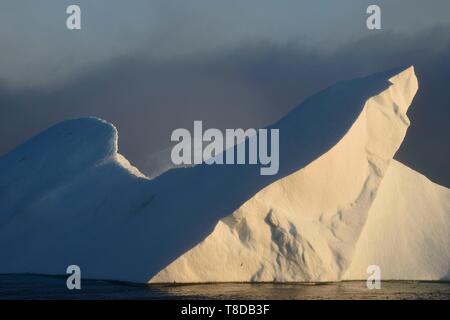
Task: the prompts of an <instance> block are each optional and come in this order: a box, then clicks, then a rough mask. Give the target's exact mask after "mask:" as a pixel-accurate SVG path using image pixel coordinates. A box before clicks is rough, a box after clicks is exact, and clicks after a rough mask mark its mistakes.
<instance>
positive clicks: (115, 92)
mask: <svg viewBox="0 0 450 320" xmlns="http://www.w3.org/2000/svg"><path fill="white" fill-rule="evenodd" d="M71 4H77V5H79V6H80V8H81V12H82V29H81V30H78V31H69V30H67V28H66V25H65V20H66V18H67V14H66V12H65V11H66V7H67V6H68V5H71ZM369 4H377V5H379V6H380V7H381V10H382V11H381V12H382V29H381V30H375V31H371V30H368V29H367V28H366V18H367V14H366V8H367V6H368V5H369ZM449 14H450V2H449V1H447V0H434V1H432V2H428V1H421V0H408V1H406V0H387V1H365V0H343V1H334V0H322V1H317V0H315V1H313V0H311V1H309V0H308V1H300V0H281V1H275V0H270V1H269V0H246V1H242V0H228V1H218V0H192V1H183V0H170V1H167V0H158V1H148V0H133V1H123V0H122V1H119V0H96V1H91V0H81V1H66V0H41V1H34V0H2V1H1V3H0V43H1V51H0V52H1V54H0V137H1V139H0V155H2V154H5V153H6V152H8V151H10V150H11V149H13V148H14V147H16V146H17V145H18V144H20V143H22V142H24V141H26V140H27V139H29V138H30V137H31V136H32V135H33V134H36V133H38V132H39V131H41V130H43V129H45V128H47V127H49V126H50V125H52V124H54V123H57V122H59V121H61V120H64V119H69V118H77V117H82V116H98V117H101V118H104V119H105V120H108V121H110V122H112V123H113V124H115V125H116V126H117V127H118V130H119V148H120V152H121V153H123V154H124V155H125V156H126V157H127V158H129V159H130V160H131V162H132V163H134V164H135V165H136V166H138V167H139V168H140V169H141V170H142V171H144V172H145V173H149V172H151V171H152V166H153V165H154V164H153V161H154V155H155V154H158V151H160V150H165V149H166V148H167V147H168V145H169V144H170V141H169V138H170V133H171V132H172V131H173V130H174V129H175V128H179V127H186V128H191V126H192V122H193V120H204V122H205V123H206V124H207V125H209V126H210V127H217V128H225V127H227V128H236V127H247V128H248V127H261V126H265V125H268V124H270V123H271V122H274V121H275V120H277V119H278V118H280V117H281V116H283V115H284V114H285V113H286V112H288V111H289V110H291V109H292V108H294V107H295V106H296V105H298V104H299V103H300V102H301V101H302V100H303V99H305V98H306V97H307V96H308V95H311V94H313V93H315V92H317V91H319V90H321V89H323V88H325V87H327V86H329V85H331V84H333V83H335V82H336V81H339V80H345V79H350V78H354V77H357V76H363V75H368V74H370V73H373V72H378V71H383V70H387V69H390V68H394V67H397V66H401V65H404V66H408V65H410V64H414V65H415V66H416V71H417V75H418V78H419V83H420V89H419V93H418V95H417V97H416V99H415V101H414V102H413V105H412V107H411V109H410V112H409V117H410V118H411V123H412V125H411V128H410V130H409V131H408V134H407V138H406V139H405V142H404V144H403V145H402V147H401V149H400V151H399V153H398V154H397V156H396V158H398V159H399V160H401V161H403V162H404V163H406V164H407V165H409V166H410V167H412V168H414V169H416V170H418V171H419V172H421V173H424V174H425V175H427V176H428V177H430V178H431V179H432V180H433V181H436V182H439V183H441V184H444V185H446V186H447V187H450V169H449V168H448V163H449V159H450V151H449V148H448V137H449V136H450V129H449V126H448V123H449V120H450V102H449V101H450V93H449V90H448V79H449V78H450V62H449V60H450V59H449V58H448V57H450V15H449Z"/></svg>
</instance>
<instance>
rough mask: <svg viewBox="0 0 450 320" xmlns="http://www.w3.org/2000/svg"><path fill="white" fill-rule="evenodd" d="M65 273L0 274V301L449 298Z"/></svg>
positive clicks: (407, 284)
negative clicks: (70, 284)
mask: <svg viewBox="0 0 450 320" xmlns="http://www.w3.org/2000/svg"><path fill="white" fill-rule="evenodd" d="M81 286H82V287H81V290H73V291H70V290H68V289H67V288H66V279H65V278H64V277H50V276H36V275H0V299H276V300H278V299H450V283H449V282H418V281H389V282H382V284H381V289H380V290H369V289H367V287H366V283H365V282H364V281H350V282H339V283H321V284H296V283H294V284H276V283H275V284H274V283H259V284H250V283H220V284H190V285H172V284H164V285H136V284H130V283H119V282H112V281H99V280H84V281H82V283H81Z"/></svg>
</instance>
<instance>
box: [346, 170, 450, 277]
mask: <svg viewBox="0 0 450 320" xmlns="http://www.w3.org/2000/svg"><path fill="white" fill-rule="evenodd" d="M449 230H450V189H448V188H445V187H442V186H439V185H437V184H435V183H433V182H431V181H430V180H428V179H427V178H426V177H424V176H423V175H421V174H419V173H417V172H414V171H413V170H411V169H409V168H408V167H406V166H405V165H403V164H401V163H400V162H398V161H393V162H392V163H391V165H390V166H389V169H388V171H387V172H386V176H385V178H384V179H383V181H382V182H381V186H380V190H379V192H378V195H377V198H376V200H375V201H374V204H373V206H372V207H371V208H370V211H369V217H368V219H367V222H366V224H365V226H364V228H363V231H362V233H361V236H360V238H359V240H358V243H357V245H356V248H355V253H354V256H353V258H352V262H351V264H350V266H349V268H348V270H347V271H346V273H345V275H344V279H354V280H358V279H366V278H367V273H366V268H367V266H368V265H372V264H375V265H378V266H380V268H381V276H382V278H383V279H391V280H408V279H415V280H450V274H449V271H450V232H449Z"/></svg>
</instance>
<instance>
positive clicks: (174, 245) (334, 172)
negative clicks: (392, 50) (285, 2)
mask: <svg viewBox="0 0 450 320" xmlns="http://www.w3.org/2000/svg"><path fill="white" fill-rule="evenodd" d="M417 88H418V83H417V79H416V77H415V75H414V69H413V68H412V67H411V68H408V69H406V70H404V71H401V72H400V71H391V72H386V73H380V74H376V75H373V76H370V77H367V78H361V79H355V80H351V81H346V82H342V83H339V84H337V85H335V86H333V87H330V88H328V89H326V90H324V91H323V92H321V93H319V94H317V95H314V96H312V97H311V98H309V99H308V100H306V101H305V102H304V103H303V104H301V105H300V106H298V107H297V108H296V109H294V110H293V111H292V112H290V113H289V114H288V115H287V116H286V117H284V118H283V119H281V120H280V121H278V122H277V123H275V124H273V125H272V126H270V127H269V128H278V129H280V170H279V174H278V175H276V176H260V175H259V167H257V166H242V165H240V166H221V165H210V166H208V165H198V166H195V167H192V168H183V169H173V170H170V171H168V172H166V173H164V174H162V175H161V176H159V177H157V178H155V179H151V180H150V179H147V178H146V177H144V176H143V175H142V174H141V173H140V172H139V171H138V170H137V169H136V168H134V167H132V166H131V165H130V164H129V163H128V161H127V160H126V159H125V158H124V157H122V156H121V155H119V154H118V153H117V132H116V130H115V128H114V127H113V126H112V125H110V124H108V123H106V122H104V121H101V120H98V119H93V118H90V119H80V120H72V121H67V122H63V123H60V124H58V125H56V126H55V127H52V128H50V129H48V130H47V131H45V132H43V133H42V134H40V135H38V136H36V137H34V138H33V139H31V140H30V141H29V142H27V143H26V144H24V145H22V146H20V147H18V148H17V149H16V150H14V151H13V152H11V153H10V154H8V155H6V156H4V157H2V158H0V272H4V273H5V272H14V273H20V272H34V273H44V274H62V273H64V272H65V268H66V267H67V265H69V264H77V265H79V266H80V267H81V269H82V272H83V275H84V276H85V277H90V278H103V279H117V280H129V281H137V282H148V281H151V282H174V281H176V282H203V281H335V280H341V279H364V278H366V276H367V275H366V268H367V266H368V265H371V264H377V265H379V266H380V267H381V270H382V276H383V278H384V279H434V280H437V279H444V278H445V279H448V278H449V274H448V273H449V262H450V239H449V230H450V191H449V190H448V189H447V188H444V187H440V186H437V185H435V184H433V183H432V182H430V181H428V180H427V179H426V178H425V177H423V176H421V175H420V174H418V173H416V172H414V171H412V170H410V169H408V168H406V167H405V166H403V165H401V164H400V163H398V162H396V161H393V160H392V157H393V156H394V154H395V152H396V150H397V149H398V147H399V146H400V144H401V142H402V140H403V138H404V136H405V133H406V129H407V127H408V126H409V120H408V118H407V116H406V112H407V109H408V107H409V105H410V104H411V101H412V99H413V97H414V95H415V93H416V91H417ZM392 243H395V244H396V245H395V246H393V245H392Z"/></svg>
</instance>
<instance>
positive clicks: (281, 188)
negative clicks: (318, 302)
mask: <svg viewBox="0 0 450 320" xmlns="http://www.w3.org/2000/svg"><path fill="white" fill-rule="evenodd" d="M390 81H391V83H392V85H391V86H390V87H388V88H387V89H385V90H384V91H382V92H380V93H379V94H377V95H375V96H373V97H369V98H368V99H367V101H366V102H365V104H364V107H363V108H362V111H361V113H360V115H359V116H358V118H357V119H356V121H355V122H354V123H353V125H352V126H351V128H350V130H349V131H348V132H347V133H346V134H345V136H344V137H343V138H342V139H341V140H340V141H339V142H338V143H337V144H336V145H335V146H334V147H333V148H331V149H330V150H329V151H328V152H326V153H325V154H323V155H322V156H320V157H319V158H318V159H317V160H315V161H313V162H312V163H311V164H309V165H307V166H306V167H305V168H303V169H300V170H298V171H296V172H295V173H293V174H291V175H289V176H287V177H285V178H283V179H280V180H278V181H276V182H274V183H273V184H271V185H269V186H267V187H266V188H265V189H263V190H261V191H260V192H258V193H257V194H256V195H255V196H254V197H252V198H251V199H250V200H248V201H247V202H246V203H245V204H244V205H243V206H241V207H240V208H239V209H238V210H237V211H235V212H234V213H233V214H232V215H231V216H229V217H227V218H225V219H223V220H222V221H221V222H220V223H219V224H218V225H217V227H216V229H215V231H214V232H213V233H212V234H211V235H210V236H209V237H208V238H207V239H206V240H205V241H203V242H202V243H201V244H200V245H198V246H197V247H195V248H194V249H192V250H190V251H189V252H187V253H186V254H184V255H183V256H182V257H180V258H179V259H177V260H176V261H175V262H174V263H172V264H171V265H170V266H169V267H168V268H166V269H165V270H163V271H162V272H160V273H159V274H158V275H157V276H156V277H155V278H154V279H152V281H153V282H166V281H167V282H170V281H177V282H196V281H333V280H339V279H341V278H342V275H343V273H344V272H345V271H346V269H347V268H348V266H349V264H350V263H351V258H352V254H353V251H354V248H355V245H356V243H357V240H358V238H359V236H360V233H361V230H362V228H363V227H364V225H365V223H366V219H367V216H368V212H369V210H370V208H371V205H372V203H373V201H374V199H375V198H376V194H377V191H378V187H379V185H380V182H381V180H382V179H383V176H384V173H385V172H386V169H387V168H388V166H389V163H390V161H391V159H392V157H393V155H394V153H395V151H396V150H397V149H398V147H399V146H400V144H401V142H402V140H403V138H404V135H405V132H406V129H407V127H408V126H409V120H408V118H407V116H406V111H407V109H408V107H409V105H410V103H411V101H412V99H413V97H414V95H415V93H416V91H417V88H418V83H417V79H416V77H415V75H414V69H413V68H412V67H411V68H409V69H407V70H405V71H403V72H401V73H399V74H397V75H396V76H394V77H392V78H391V79H390ZM288 120H290V118H289V119H288Z"/></svg>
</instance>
